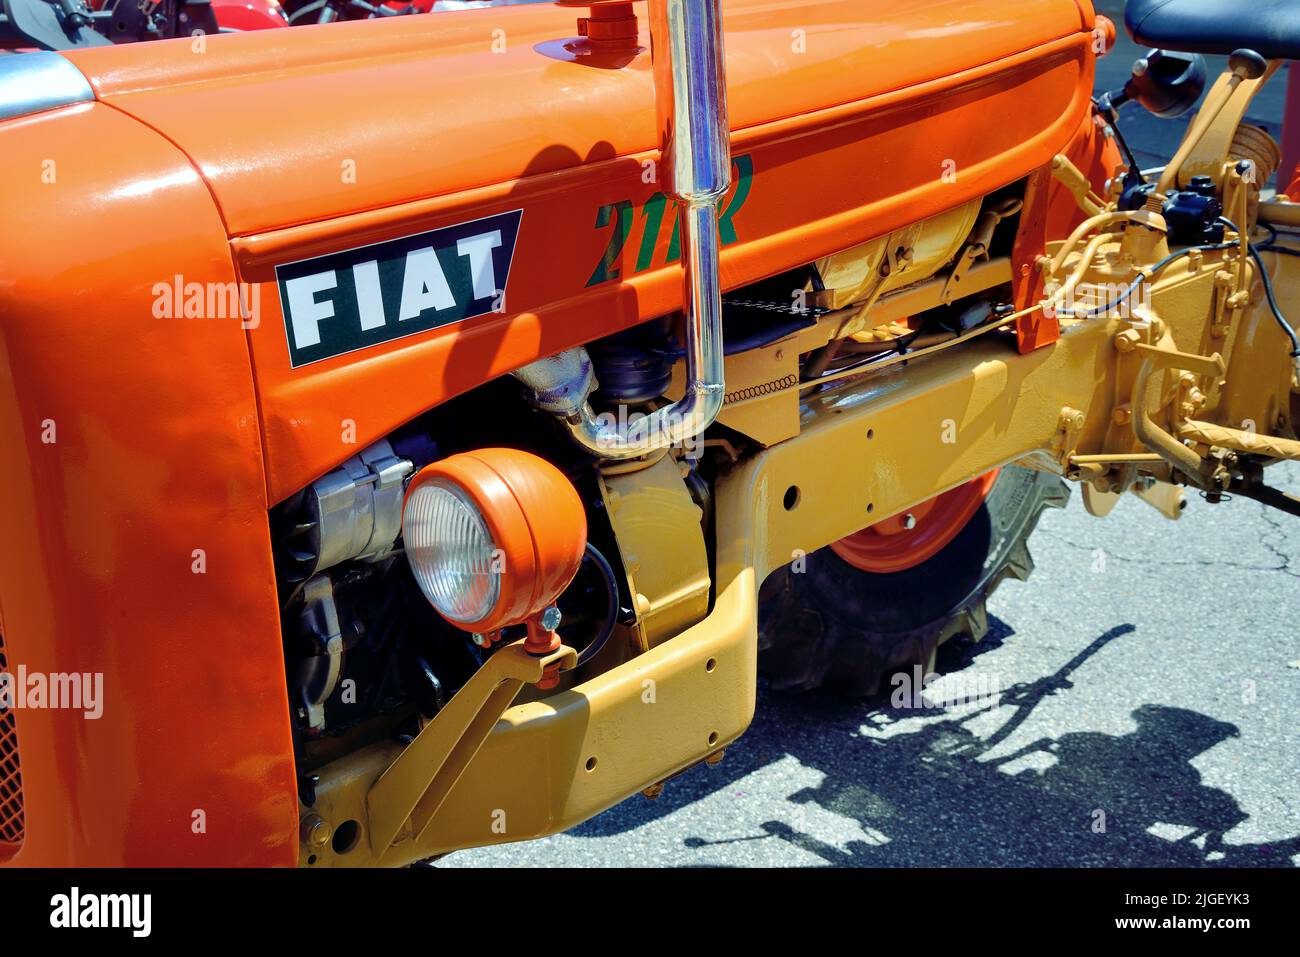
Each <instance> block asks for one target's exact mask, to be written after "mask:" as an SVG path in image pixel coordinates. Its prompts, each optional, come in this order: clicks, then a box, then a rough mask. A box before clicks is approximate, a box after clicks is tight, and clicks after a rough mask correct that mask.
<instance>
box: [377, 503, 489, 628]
mask: <svg viewBox="0 0 1300 957" xmlns="http://www.w3.org/2000/svg"><path fill="white" fill-rule="evenodd" d="M402 537H403V539H404V540H405V542H406V557H407V560H408V561H409V562H410V565H411V570H412V571H413V572H414V573H415V580H416V581H417V582H418V583H419V585H420V590H421V591H423V592H424V596H425V597H426V598H427V599H429V601H430V602H431V603H432V604H433V607H434V608H436V609H437V610H438V611H439V612H440V613H441V614H442V615H444V616H445V617H447V618H448V619H450V620H451V621H454V622H461V623H464V624H471V623H473V622H476V621H480V620H482V619H484V618H486V617H487V615H488V613H489V612H491V611H492V609H493V608H494V607H495V606H496V603H497V600H498V599H499V598H500V595H501V573H502V571H503V569H501V568H500V567H497V566H498V564H499V558H498V556H499V552H498V551H497V545H496V543H495V542H494V541H493V540H492V533H491V532H489V531H488V527H487V523H486V522H484V521H483V516H482V515H481V514H480V513H479V510H478V508H476V507H475V505H474V503H473V502H471V501H470V499H469V497H468V496H467V495H466V494H465V493H464V492H463V491H461V489H460V488H458V487H457V486H456V485H455V484H453V483H451V482H448V481H447V480H445V479H442V478H433V479H430V480H429V481H426V482H423V483H421V484H420V485H418V486H416V487H415V488H413V489H411V492H410V495H409V496H408V498H407V501H406V509H405V511H404V512H403V513H402Z"/></svg>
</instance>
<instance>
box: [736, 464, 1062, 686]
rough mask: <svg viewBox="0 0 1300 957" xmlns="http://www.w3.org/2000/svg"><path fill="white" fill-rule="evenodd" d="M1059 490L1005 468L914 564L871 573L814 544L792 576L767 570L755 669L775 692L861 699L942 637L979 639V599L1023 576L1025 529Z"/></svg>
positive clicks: (1037, 475)
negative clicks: (953, 532)
mask: <svg viewBox="0 0 1300 957" xmlns="http://www.w3.org/2000/svg"><path fill="white" fill-rule="evenodd" d="M1069 495H1070V490H1069V488H1068V487H1067V486H1066V484H1065V483H1064V482H1063V481H1061V480H1060V479H1059V478H1057V477H1056V476H1054V475H1052V474H1050V473H1047V472H1040V471H1036V470H1033V469H1027V468H1022V467H1019V466H1008V467H1006V468H1004V469H1002V471H1001V473H1000V474H999V475H998V478H997V481H996V482H995V483H994V485H993V488H992V490H991V491H990V492H989V495H988V498H987V499H985V502H984V504H983V505H982V506H980V508H979V511H977V512H976V513H975V514H974V516H972V517H971V520H970V521H969V522H967V524H966V527H965V528H963V529H962V530H961V531H960V532H959V533H958V534H957V537H956V538H954V539H953V540H952V541H951V542H949V543H948V544H947V545H946V546H945V547H944V548H943V550H942V551H940V552H939V553H938V554H937V555H935V556H934V557H932V558H930V559H928V560H927V561H924V562H922V563H921V564H920V565H917V566H916V567H915V568H909V569H907V570H905V571H901V572H894V573H891V574H872V573H870V572H864V571H861V570H859V569H857V568H854V567H853V566H852V565H850V564H849V563H848V562H846V561H844V560H843V559H841V558H840V557H839V556H838V555H836V554H835V553H834V552H833V551H831V549H829V548H822V549H819V550H817V551H816V552H813V553H811V554H809V555H807V556H805V558H804V562H805V566H804V569H803V571H802V572H795V571H793V570H792V569H791V567H790V566H786V567H785V568H781V569H779V570H777V571H775V572H773V573H772V574H771V575H770V576H769V577H768V579H767V581H765V582H764V583H763V587H762V589H761V590H760V592H759V616H758V623H759V638H758V647H759V651H760V655H759V668H760V670H761V671H763V673H764V674H766V675H767V676H768V678H769V680H770V682H771V684H772V687H774V688H776V689H777V690H803V691H807V690H812V689H814V688H819V687H823V686H826V687H828V688H834V689H835V690H837V691H841V692H844V693H847V694H851V695H857V696H867V695H874V694H876V693H877V692H879V691H880V690H881V688H882V683H883V682H884V681H885V680H886V679H887V678H888V677H889V676H890V675H892V674H894V673H896V672H899V671H909V670H910V669H911V668H912V667H913V666H914V665H917V664H919V665H921V666H922V667H923V668H926V669H929V668H931V667H932V666H933V661H934V653H935V650H936V649H937V648H938V647H939V645H940V644H941V643H942V642H944V641H946V640H948V639H949V638H951V637H953V636H955V635H960V634H966V635H968V636H970V638H972V639H973V640H976V641H978V640H979V639H980V638H982V637H984V635H985V633H987V631H988V614H987V611H986V608H985V601H986V600H987V598H988V596H989V595H991V594H992V593H993V590H994V589H995V588H997V587H998V585H1000V584H1001V583H1002V582H1003V581H1004V580H1006V579H1007V578H1016V579H1019V580H1020V581H1024V580H1025V579H1026V578H1028V577H1029V573H1030V572H1031V571H1033V567H1034V566H1033V560H1032V559H1031V558H1030V556H1029V549H1028V546H1027V544H1026V542H1027V540H1028V538H1029V535H1030V533H1031V532H1032V531H1033V530H1034V526H1035V525H1037V524H1038V517H1039V515H1041V514H1042V511H1043V509H1044V508H1047V507H1054V508H1060V507H1061V506H1063V505H1065V503H1066V501H1067V500H1068V499H1069Z"/></svg>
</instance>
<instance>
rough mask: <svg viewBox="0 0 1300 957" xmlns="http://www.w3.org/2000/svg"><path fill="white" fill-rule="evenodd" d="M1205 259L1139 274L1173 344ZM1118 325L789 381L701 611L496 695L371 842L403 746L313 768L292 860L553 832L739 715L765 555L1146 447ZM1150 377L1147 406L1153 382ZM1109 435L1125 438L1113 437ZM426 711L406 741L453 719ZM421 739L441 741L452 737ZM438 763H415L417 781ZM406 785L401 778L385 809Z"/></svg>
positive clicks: (731, 733) (791, 553) (745, 703)
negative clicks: (472, 742)
mask: <svg viewBox="0 0 1300 957" xmlns="http://www.w3.org/2000/svg"><path fill="white" fill-rule="evenodd" d="M1214 274H1215V269H1213V268H1199V269H1184V268H1182V267H1181V266H1179V267H1171V268H1170V269H1169V270H1168V275H1166V276H1163V277H1162V278H1161V280H1160V281H1159V282H1158V283H1157V285H1156V288H1155V290H1154V294H1153V305H1155V306H1158V307H1159V308H1157V309H1156V312H1157V313H1158V314H1159V315H1161V316H1162V317H1163V318H1162V322H1163V324H1164V335H1165V341H1166V343H1167V344H1168V345H1172V346H1174V347H1176V348H1178V349H1180V350H1182V351H1184V352H1186V353H1189V354H1190V353H1202V354H1203V351H1204V348H1205V346H1207V345H1209V343H1208V342H1207V341H1206V340H1205V334H1206V333H1205V329H1206V325H1205V321H1206V314H1205V305H1204V304H1205V303H1206V302H1209V301H1211V300H1212V298H1213V290H1214V282H1215V279H1214ZM1130 325H1131V324H1130V323H1128V322H1126V321H1124V320H1105V319H1096V320H1088V321H1082V322H1068V321H1067V323H1066V324H1065V327H1064V330H1063V335H1062V338H1061V340H1060V341H1059V342H1058V343H1056V344H1055V345H1054V346H1053V347H1051V348H1049V349H1043V350H1039V351H1036V352H1033V353H1030V354H1028V355H1023V356H1021V355H1017V354H1016V353H1015V351H1014V348H1013V347H1012V346H1011V345H1010V344H1009V343H1007V342H999V341H997V339H998V335H997V334H993V335H988V336H984V337H982V338H980V339H976V340H974V341H972V342H970V343H967V344H964V345H963V346H961V347H960V348H956V349H951V350H948V351H944V352H940V353H938V354H936V355H934V356H931V357H928V358H926V359H925V360H923V361H921V362H917V363H910V364H908V367H904V366H902V365H899V366H895V367H893V368H891V369H888V370H883V371H881V372H878V373H876V374H875V375H873V376H872V377H871V378H870V379H867V380H861V379H860V380H858V381H856V382H855V381H852V380H850V381H847V382H844V383H841V384H839V385H838V386H837V387H836V388H834V389H831V390H828V391H826V392H824V393H822V394H820V395H817V396H814V397H810V398H806V399H805V400H804V403H803V406H802V413H801V414H802V421H801V425H800V434H799V435H798V436H796V437H794V438H792V439H789V440H788V441H785V442H782V443H780V444H778V445H775V446H773V447H771V448H768V449H765V450H762V451H761V452H759V453H757V454H756V455H755V456H753V457H752V458H749V459H746V460H744V461H743V462H741V463H740V464H738V465H737V466H736V467H735V468H734V470H733V471H731V472H730V473H729V474H726V475H724V476H723V477H722V478H721V479H720V480H719V481H718V483H717V486H716V490H715V514H716V534H717V561H716V573H715V581H716V583H717V585H716V598H715V601H714V604H713V608H712V610H711V612H710V613H709V615H708V617H707V618H705V619H704V620H703V621H701V622H699V623H698V624H696V625H694V626H693V627H690V628H688V629H686V630H685V631H683V632H682V633H681V634H679V635H677V636H676V637H673V638H670V639H668V640H666V641H664V642H663V643H661V644H659V645H657V646H656V647H654V648H652V649H651V650H649V651H647V652H645V653H644V654H641V655H639V656H638V657H636V658H634V659H633V660H631V661H628V662H626V663H624V664H622V665H620V666H617V667H615V668H612V669H611V670H609V671H607V672H605V673H603V674H601V675H599V676H597V677H595V678H592V679H591V680H589V681H586V682H585V683H583V684H581V685H578V686H576V687H574V688H573V689H572V690H569V691H565V692H561V693H559V694H555V695H553V696H551V697H549V698H546V699H545V700H542V701H535V702H529V703H525V704H519V705H516V706H514V707H512V708H510V709H509V710H507V711H506V712H505V714H504V715H503V717H502V718H501V720H499V721H498V722H496V723H495V726H494V727H492V729H491V731H490V733H488V734H487V735H486V737H484V736H483V735H482V734H481V733H479V734H478V738H479V739H480V740H482V745H481V747H477V750H474V748H471V749H470V750H469V752H468V753H467V752H465V751H463V750H462V752H461V758H462V759H463V760H461V761H460V762H459V765H460V766H458V767H457V768H456V770H455V775H454V777H453V778H451V779H448V778H443V779H441V780H439V781H436V782H435V784H434V787H433V788H432V790H433V791H434V792H436V794H437V801H436V812H435V813H432V814H427V815H424V816H423V817H420V816H419V815H417V817H420V819H419V823H418V824H415V825H412V824H411V823H410V822H409V821H408V822H407V823H406V826H404V827H402V828H399V829H398V832H397V835H396V839H395V841H394V842H393V843H392V844H391V845H389V846H388V847H383V846H377V847H372V841H373V842H374V843H376V844H379V845H382V844H383V839H380V840H377V841H375V840H374V836H373V835H372V834H371V833H370V830H371V825H370V822H371V820H372V818H371V815H372V814H374V815H375V818H374V819H375V820H381V819H382V820H383V821H384V822H385V824H384V826H383V828H382V830H381V833H382V834H384V835H385V837H386V835H387V834H388V833H392V831H393V829H394V826H395V825H394V820H395V819H394V813H393V811H392V809H384V808H376V807H375V806H374V804H375V793H381V792H382V791H383V788H380V789H376V788H375V783H376V781H378V780H379V778H380V777H381V775H382V774H383V773H384V772H385V770H386V769H388V768H390V767H392V766H395V765H397V764H399V763H404V764H405V765H406V766H407V767H408V768H409V767H410V766H411V765H412V764H418V762H411V761H410V760H409V755H408V756H407V757H408V760H407V761H405V762H399V758H400V757H401V756H402V755H403V751H404V748H403V746H402V745H400V744H398V743H391V744H380V745H373V746H370V747H367V748H362V749H360V750H359V751H357V752H354V753H352V754H350V755H348V756H346V757H344V758H340V759H338V760H336V761H334V762H332V763H330V764H328V765H326V766H324V767H322V768H320V769H319V770H318V771H317V772H316V774H317V775H318V783H317V785H316V789H315V802H314V804H313V805H312V807H311V809H310V813H311V814H313V815H318V816H319V818H323V819H324V821H326V822H328V824H329V825H332V827H333V829H334V831H335V833H336V834H337V833H338V829H339V827H340V826H341V825H345V824H348V822H353V823H352V824H351V825H350V826H348V827H347V830H346V832H345V833H347V834H349V835H351V834H355V835H356V836H355V839H353V840H351V841H349V842H348V843H347V844H344V845H342V846H341V847H340V849H339V850H338V851H336V850H335V847H334V846H333V844H334V843H338V842H337V841H335V842H329V841H324V842H320V843H318V844H313V843H310V842H306V841H305V842H304V845H303V848H302V852H301V853H302V857H301V860H302V862H303V863H304V864H309V865H312V866H364V865H369V864H376V863H384V864H400V863H405V862H410V861H415V860H420V859H423V858H428V857H431V856H435V855H438V854H442V853H445V852H448V851H451V850H456V849H459V848H465V847H475V846H481V845H487V844H495V843H503V842H509V841H520V840H527V839H530V838H535V837H540V836H544V835H547V834H552V833H555V832H558V831H561V830H564V829H566V828H569V827H572V826H574V825H575V824H577V823H579V822H581V821H583V820H585V819H587V818H589V817H591V816H593V815H595V814H597V813H599V812H600V811H602V810H604V809H606V808H608V807H610V806H611V805H613V804H616V803H618V802H619V801H621V800H623V799H625V798H626V797H628V796H630V795H632V794H635V793H636V792H638V791H640V790H642V789H644V788H646V787H648V786H650V785H652V784H655V783H656V782H659V781H661V780H663V779H664V778H666V777H669V776H671V775H673V774H675V773H676V772H678V771H681V770H683V769H684V768H687V767H689V766H691V765H693V764H695V763H697V762H699V761H701V760H702V759H704V758H706V757H708V756H709V755H710V754H713V753H715V752H717V751H718V750H720V749H721V748H723V747H724V746H725V745H727V744H728V743H729V742H731V741H732V740H734V739H735V738H737V737H738V736H739V735H740V734H741V733H742V732H743V731H744V730H745V728H746V727H747V726H748V724H749V722H750V720H751V718H752V716H753V712H754V694H755V678H756V658H757V650H756V646H757V623H756V618H757V587H758V584H759V583H760V582H761V581H762V580H763V578H765V577H766V575H767V574H768V573H769V572H770V571H771V570H773V569H775V568H777V567H780V566H782V565H785V564H788V563H789V562H790V561H792V560H793V559H795V558H797V557H798V556H799V555H800V553H804V552H810V551H813V550H814V549H817V548H820V547H822V546H824V545H827V544H828V543H830V542H832V541H834V540H836V539H837V538H840V537H842V536H844V535H847V534H850V533H852V532H854V531H856V530H858V529H859V528H862V527H863V526H865V525H867V524H870V523H871V522H873V521H875V520H878V519H882V518H885V517H888V516H890V515H894V514H897V513H899V512H901V511H903V510H905V509H907V508H910V507H911V506H913V505H915V504H917V503H918V502H920V501H924V500H925V499H928V498H930V497H931V496H933V495H935V494H937V493H939V492H941V491H944V490H946V489H949V488H953V487H954V486H957V485H959V484H961V483H963V482H966V481H969V480H970V479H972V478H974V477H976V476H978V475H981V474H983V473H985V472H987V471H988V470H990V469H992V468H995V467H997V466H1000V465H1004V464H1006V463H1009V462H1012V461H1016V460H1025V461H1031V462H1035V463H1038V464H1043V465H1046V466H1047V467H1050V468H1053V469H1064V468H1066V467H1068V464H1069V461H1070V458H1071V456H1072V455H1074V454H1075V453H1093V455H1092V457H1099V456H1098V455H1097V454H1096V453H1111V452H1113V453H1116V454H1120V455H1121V457H1123V456H1124V455H1127V456H1129V457H1132V456H1133V454H1134V453H1135V452H1143V451H1144V450H1142V448H1141V446H1140V445H1137V444H1136V442H1135V441H1134V438H1133V433H1132V431H1131V429H1130V428H1129V427H1128V426H1124V427H1123V428H1120V427H1119V426H1118V425H1117V423H1119V422H1123V421H1125V419H1124V415H1123V414H1122V413H1123V412H1124V410H1125V408H1126V407H1127V403H1128V401H1129V398H1130V397H1129V390H1128V389H1127V388H1126V387H1125V386H1124V383H1127V382H1132V380H1133V379H1134V377H1135V376H1136V375H1137V372H1138V368H1137V366H1138V364H1140V362H1141V361H1142V358H1143V357H1142V354H1141V351H1137V352H1134V351H1129V352H1127V353H1123V352H1121V351H1120V350H1119V349H1117V348H1116V347H1115V337H1116V333H1117V332H1119V331H1122V330H1125V329H1127V328H1129V327H1130ZM1239 329H1240V330H1241V331H1240V335H1241V336H1244V337H1253V338H1260V337H1262V338H1263V339H1264V340H1265V341H1264V342H1263V343H1261V344H1259V346H1258V348H1255V349H1252V350H1251V354H1252V356H1253V357H1254V360H1253V361H1254V362H1255V363H1256V367H1254V368H1253V370H1252V371H1253V373H1254V374H1253V377H1252V379H1253V380H1254V381H1255V382H1256V383H1257V382H1258V381H1259V380H1260V379H1263V380H1270V379H1272V380H1276V379H1277V377H1278V376H1285V375H1286V360H1285V355H1284V349H1283V345H1282V341H1281V338H1280V334H1279V333H1277V331H1276V329H1275V328H1273V327H1272V326H1271V323H1270V320H1269V319H1268V317H1267V316H1266V314H1265V313H1264V312H1263V310H1262V309H1260V308H1258V307H1256V308H1252V309H1248V310H1246V311H1245V313H1244V314H1243V316H1242V317H1241V320H1240V326H1239ZM1274 339H1276V340H1277V341H1276V343H1274V341H1273V340H1274ZM1270 354H1271V355H1275V356H1277V357H1278V358H1277V360H1276V362H1277V363H1278V368H1277V369H1275V370H1271V373H1267V374H1266V373H1265V370H1263V369H1260V368H1258V363H1259V362H1260V359H1259V357H1260V356H1265V355H1270ZM1229 377H1230V378H1232V376H1231V371H1230V373H1229ZM1243 381H1246V380H1245V379H1243ZM1282 381H1285V379H1283V380H1282ZM1151 391H1152V395H1151V401H1150V404H1149V408H1150V411H1151V412H1152V414H1153V415H1154V414H1158V412H1157V410H1158V409H1159V408H1160V407H1161V403H1160V395H1161V389H1158V388H1157V389H1152V390H1151ZM1259 392H1260V395H1261V396H1262V395H1265V394H1266V392H1267V393H1272V394H1276V390H1275V389H1274V388H1271V387H1270V388H1269V389H1268V390H1265V389H1263V388H1261V389H1260V390H1259ZM1225 401H1226V400H1225ZM1227 404H1228V405H1229V406H1231V405H1233V403H1232V402H1228V403H1227ZM1241 409H1242V405H1241V399H1240V397H1237V399H1236V411H1237V412H1240V411H1241ZM1261 414H1263V413H1261ZM1123 435H1126V436H1127V442H1128V444H1127V445H1123V446H1122V447H1116V445H1117V444H1118V443H1117V436H1123ZM1026 456H1029V458H1028V459H1026ZM1100 457H1103V458H1104V457H1105V456H1104V455H1101V456H1100ZM1138 457H1139V458H1142V457H1145V458H1147V459H1149V458H1152V456H1150V455H1145V456H1138ZM791 489H794V490H795V491H794V492H793V493H792V492H791V491H790V490H791ZM787 503H789V505H790V507H789V508H787V507H786V506H787ZM468 687H469V686H468V685H467V688H468ZM457 697H459V695H458V696H457ZM455 700H456V699H453V703H454V701H455ZM450 708H451V706H450V705H449V708H448V709H444V713H446V711H447V710H450ZM461 710H464V709H461ZM442 717H443V714H439V716H438V717H437V718H435V719H434V721H433V722H432V723H431V724H430V725H429V726H428V727H427V728H426V729H425V732H424V733H422V734H421V735H420V736H419V737H417V738H416V743H418V742H420V741H421V740H423V739H425V738H426V736H427V735H428V734H429V732H434V737H436V736H437V735H438V734H449V733H452V732H454V731H455V729H454V727H453V726H452V723H451V722H441V724H440V719H442ZM413 746H414V745H412V747H413ZM425 747H429V748H432V750H435V751H437V752H438V753H441V754H447V753H449V751H450V750H451V749H452V748H453V747H455V741H454V740H452V741H444V742H442V744H441V745H438V746H437V747H434V746H433V745H430V744H429V743H427V742H426V744H425ZM436 775H437V771H436V769H429V770H428V773H421V774H417V775H416V777H418V778H420V781H421V784H420V786H421V787H424V786H427V785H428V781H429V779H430V778H433V777H436ZM372 792H375V793H372ZM415 796H416V795H415V793H414V792H412V793H404V794H403V795H402V800H401V801H398V802H396V803H397V805H398V814H397V817H401V816H402V813H404V812H403V811H402V808H404V807H405V806H407V805H409V804H410V803H411V802H412V800H413V798H414V797H415ZM368 797H369V800H370V803H371V806H370V807H369V808H368V806H367V801H368ZM403 801H404V802H405V804H403V803H402V802H403ZM425 806H426V807H427V806H428V805H425ZM417 835H418V836H417Z"/></svg>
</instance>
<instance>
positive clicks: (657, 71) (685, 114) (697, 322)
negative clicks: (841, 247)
mask: <svg viewBox="0 0 1300 957" xmlns="http://www.w3.org/2000/svg"><path fill="white" fill-rule="evenodd" d="M718 3H719V0H649V6H650V44H651V57H652V60H653V66H654V84H655V108H656V113H657V117H658V121H659V135H660V143H659V146H660V155H661V159H660V166H659V177H660V180H661V182H662V183H663V187H664V193H665V194H666V195H667V196H669V197H670V198H671V199H672V200H673V202H674V204H675V205H676V207H677V219H678V235H679V236H680V237H681V241H682V267H683V281H684V284H685V289H684V295H683V298H682V302H683V306H684V309H685V312H686V393H685V395H683V396H682V398H681V399H679V400H678V401H676V402H674V403H673V404H672V405H670V406H667V407H666V408H663V409H658V410H657V411H655V412H653V413H651V414H650V415H648V416H646V417H644V418H642V419H640V420H638V421H637V422H636V423H634V424H633V425H631V426H630V427H629V428H628V429H627V431H626V433H622V432H620V431H619V428H618V422H617V419H618V417H615V416H598V415H596V413H595V412H594V411H593V410H592V408H591V406H590V404H589V403H588V401H587V398H588V396H589V395H590V393H591V392H592V390H593V389H594V388H595V387H596V382H595V379H594V377H593V376H592V374H591V361H590V359H589V357H588V356H587V354H586V350H585V349H583V348H578V349H573V350H570V351H569V352H567V353H561V354H560V355H557V356H553V357H551V358H548V359H542V360H539V361H537V362H534V363H531V364H529V365H527V366H524V367H523V368H522V369H518V370H516V371H515V373H514V375H515V376H516V378H518V379H519V380H520V381H521V382H523V383H524V384H525V385H526V386H528V387H529V388H530V389H531V390H532V391H533V395H534V403H535V404H536V405H537V406H538V407H539V408H544V409H545V410H547V411H550V412H553V413H555V414H557V415H559V416H561V417H562V418H563V419H564V421H565V423H566V424H567V425H568V428H569V431H570V433H571V434H572V435H573V437H574V439H575V440H576V441H577V442H578V444H580V445H581V446H583V447H584V448H586V449H587V450H588V451H590V452H592V453H593V454H595V455H598V456H601V457H602V458H609V459H630V458H637V457H639V456H642V455H645V454H647V453H649V452H653V451H656V450H658V449H661V448H667V447H669V446H672V445H676V444H678V443H680V442H685V441H688V440H690V439H692V438H694V437H695V436H697V435H699V434H700V433H701V432H703V431H704V430H705V429H706V428H708V427H709V426H710V425H711V424H712V423H713V420H714V419H716V418H717V417H718V413H719V412H720V411H721V409H722V400H723V395H724V391H725V390H724V385H723V355H722V286H721V282H720V280H719V275H718V246H719V242H718V202H719V200H720V199H721V198H722V197H723V195H724V194H725V193H726V192H727V190H728V189H729V188H730V186H731V149H730V136H729V127H728V123H727V84H726V77H725V73H724V68H723V53H722V19H721V16H720V13H719V10H718Z"/></svg>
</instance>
